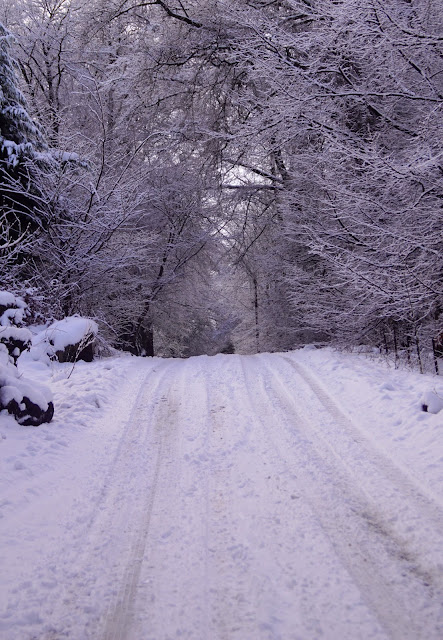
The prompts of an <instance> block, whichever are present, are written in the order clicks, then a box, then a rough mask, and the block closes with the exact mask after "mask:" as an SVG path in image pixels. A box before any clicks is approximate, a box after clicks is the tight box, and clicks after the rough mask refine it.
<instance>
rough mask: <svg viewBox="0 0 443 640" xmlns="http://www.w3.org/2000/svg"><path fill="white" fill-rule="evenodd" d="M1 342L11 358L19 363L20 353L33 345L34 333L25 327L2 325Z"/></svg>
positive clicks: (0, 329)
mask: <svg viewBox="0 0 443 640" xmlns="http://www.w3.org/2000/svg"><path fill="white" fill-rule="evenodd" d="M0 343H1V344H4V345H5V347H6V348H7V350H8V353H9V356H10V358H12V360H13V361H14V364H17V358H18V357H19V356H20V354H21V353H22V352H23V351H26V350H29V349H30V347H31V343H32V333H31V332H30V331H29V329H25V328H23V327H0Z"/></svg>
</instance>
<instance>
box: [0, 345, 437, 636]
mask: <svg viewBox="0 0 443 640" xmlns="http://www.w3.org/2000/svg"><path fill="white" fill-rule="evenodd" d="M300 354H302V352H299V353H292V354H280V355H278V354H273V355H269V354H261V355H256V356H235V355H234V356H218V357H214V358H209V357H199V358H192V359H189V360H163V361H162V360H160V359H156V360H154V361H149V362H148V361H142V360H128V361H125V362H126V372H125V377H126V382H125V383H123V384H122V388H121V389H120V393H118V392H117V390H116V397H117V398H118V400H116V401H115V402H114V403H113V405H112V406H111V407H110V408H109V409H108V411H107V413H105V414H104V415H102V417H101V418H100V420H99V421H98V423H99V425H101V428H100V426H98V427H97V428H96V429H95V430H94V434H90V435H89V436H88V438H86V439H84V440H83V441H82V440H80V438H77V439H74V444H73V445H72V446H73V447H74V450H76V452H77V453H76V456H74V457H73V456H72V455H71V456H70V461H71V462H70V464H71V466H69V465H68V468H67V469H66V470H65V472H64V473H63V474H62V473H60V472H57V471H54V470H52V471H50V472H48V474H47V477H46V478H45V477H44V474H43V475H42V476H41V478H40V480H38V481H34V480H33V479H32V477H29V478H28V479H27V482H28V485H29V487H31V488H33V489H34V492H35V495H36V500H35V501H34V502H33V503H32V505H26V504H24V505H21V506H20V505H19V506H17V509H15V511H13V513H12V514H11V517H10V518H5V519H4V520H3V521H0V522H5V525H4V527H3V533H2V536H3V537H2V540H3V541H6V544H5V546H4V547H3V553H4V554H6V556H8V555H9V554H12V555H11V556H10V557H9V559H8V558H6V566H7V571H6V574H5V583H6V593H5V595H4V596H3V597H2V604H3V603H7V604H6V612H7V613H6V614H3V615H2V616H0V636H1V637H2V639H3V638H4V639H5V640H23V639H24V638H33V639H35V640H37V639H38V640H62V639H63V638H69V639H71V640H86V639H94V640H169V639H173V638H182V639H189V640H191V639H192V640H268V639H269V640H271V639H272V640H274V639H275V640H277V639H281V640H295V639H297V640H298V639H300V640H308V639H309V640H310V639H316V638H327V639H330V640H336V639H340V640H343V639H349V640H358V639H365V640H366V639H370V638H377V639H382V638H393V639H398V640H408V639H410V640H417V639H420V638H423V639H424V638H426V639H438V638H441V637H443V552H442V549H443V507H442V504H441V502H440V499H441V497H439V495H438V492H437V491H436V490H435V486H436V485H435V483H434V484H432V477H431V476H432V473H431V472H430V479H429V481H428V480H427V479H426V478H423V479H421V478H420V477H419V475H418V474H417V473H415V470H414V469H409V468H408V465H407V457H405V456H406V453H405V454H404V457H403V459H402V457H401V452H400V453H399V455H398V456H397V457H396V456H395V455H393V453H392V450H389V447H388V445H386V446H383V443H381V444H380V441H378V442H376V439H375V436H374V431H372V430H371V429H368V421H367V419H366V420H365V416H361V417H359V415H358V411H357V412H354V414H353V413H352V411H351V412H348V410H347V407H344V406H342V402H340V396H339V395H337V394H334V395H333V394H332V392H331V390H330V389H331V386H330V385H328V379H327V377H326V378H325V377H324V376H323V379H322V377H321V376H320V375H319V374H318V370H317V368H316V367H315V366H314V360H315V359H313V358H311V360H310V359H309V357H307V356H306V357H305V356H303V355H300ZM134 363H135V364H134ZM130 365H131V366H130ZM366 418H367V416H366ZM109 425H111V427H112V428H110V427H109ZM119 425H120V426H119ZM50 428H51V425H48V426H47V427H45V429H46V430H47V431H48V433H49V431H50ZM75 447H77V449H75ZM82 447H83V448H82ZM80 460H81V461H82V462H81V463H79V461H80ZM405 460H406V463H405ZM73 461H74V462H73ZM75 461H77V464H78V468H79V471H80V472H81V473H80V474H79V476H78V477H77V476H76V472H75ZM429 466H430V468H433V467H432V465H431V464H430V465H429ZM417 468H418V469H419V467H417ZM54 473H55V474H56V478H57V482H58V485H57V488H56V489H54V487H53V485H52V483H53V481H54V478H55V476H54ZM80 476H81V477H80ZM73 483H74V484H76V486H75V487H73V486H72V485H73ZM28 485H26V483H25V484H24V485H23V487H25V486H28ZM29 487H28V488H29ZM43 494H45V495H44V496H43ZM20 504H21V503H20ZM76 505H77V506H76ZM42 510H43V511H42ZM73 513H75V516H76V517H75V518H74V517H73ZM46 519H49V521H51V522H50V524H48V523H47V522H46ZM45 527H46V528H45ZM17 530H18V531H19V532H20V537H21V538H20V540H18V541H17V544H15V545H14V543H13V538H14V531H17ZM27 541H28V542H27ZM36 547H38V549H39V553H35V549H36ZM19 567H20V568H19ZM51 575H52V581H53V586H52V588H51V586H49V587H48V586H47V583H48V580H49V581H50V576H51ZM48 576H49V577H48ZM39 580H40V582H39ZM42 584H43V586H42ZM2 630H3V631H2ZM2 634H3V635H2Z"/></svg>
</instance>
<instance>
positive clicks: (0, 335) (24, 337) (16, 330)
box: [0, 327, 32, 344]
mask: <svg viewBox="0 0 443 640" xmlns="http://www.w3.org/2000/svg"><path fill="white" fill-rule="evenodd" d="M2 339H4V340H14V341H15V340H17V341H18V342H23V343H24V344H26V343H27V342H29V343H31V341H32V333H31V332H30V331H29V329H25V328H24V327H4V328H1V329H0V340H2Z"/></svg>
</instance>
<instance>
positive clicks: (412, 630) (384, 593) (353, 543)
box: [262, 355, 443, 640]
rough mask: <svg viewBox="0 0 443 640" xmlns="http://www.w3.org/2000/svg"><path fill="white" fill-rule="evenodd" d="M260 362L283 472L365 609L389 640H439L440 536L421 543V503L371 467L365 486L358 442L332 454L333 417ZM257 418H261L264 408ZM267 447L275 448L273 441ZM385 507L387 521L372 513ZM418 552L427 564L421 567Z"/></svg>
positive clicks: (336, 435) (364, 459) (364, 460)
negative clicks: (298, 483)
mask: <svg viewBox="0 0 443 640" xmlns="http://www.w3.org/2000/svg"><path fill="white" fill-rule="evenodd" d="M262 362H264V363H265V364H266V368H267V380H266V381H265V380H263V397H264V398H266V400H267V402H269V409H270V408H271V406H274V407H275V404H276V403H279V404H280V406H281V408H282V412H281V415H282V416H286V417H285V419H284V421H283V423H282V425H281V428H280V430H279V436H278V438H281V439H282V441H283V442H285V445H286V446H285V451H284V453H283V451H282V455H284V456H285V457H286V458H287V459H288V462H289V460H290V464H291V466H293V465H296V466H297V469H298V471H297V473H298V475H299V477H300V478H301V479H302V481H303V485H304V486H305V490H306V497H307V499H308V500H309V501H310V503H311V504H312V506H313V508H314V509H315V511H316V513H317V516H318V518H319V520H320V522H321V524H322V527H323V528H324V530H325V532H326V533H327V535H328V536H329V537H330V539H331V542H332V544H333V546H334V548H335V549H336V552H337V553H338V554H339V556H340V557H341V558H342V561H343V562H344V564H345V566H347V568H348V571H349V572H350V574H351V575H352V576H353V578H354V580H355V582H356V584H357V585H358V586H359V588H360V589H361V592H362V594H363V596H364V597H365V599H366V600H367V602H368V603H369V605H370V607H371V609H372V610H373V611H374V612H375V613H376V614H377V616H378V618H379V619H380V621H381V623H382V624H383V626H384V627H385V628H386V629H387V631H388V633H389V635H390V636H391V637H392V638H396V639H398V640H406V639H410V640H416V639H417V638H419V637H426V638H440V637H441V634H442V620H443V617H442V614H443V610H442V603H443V588H442V578H441V565H440V566H438V565H436V564H435V563H436V559H438V558H439V557H440V550H441V542H442V538H441V533H440V532H434V534H433V535H436V536H437V538H436V539H434V538H432V537H431V538H429V537H428V535H427V533H428V530H429V523H428V522H424V523H423V522H422V516H421V514H420V511H419V513H418V514H417V513H416V511H415V509H416V508H417V509H418V510H419V509H420V508H421V506H422V502H421V501H419V504H414V494H412V495H411V494H410V493H409V491H406V493H405V494H402V490H403V488H402V486H401V483H391V482H388V481H387V480H386V478H384V477H383V473H375V471H376V470H377V469H378V467H377V466H376V465H375V466H373V467H372V468H371V474H370V476H369V477H370V478H371V480H369V482H368V478H366V480H365V478H364V475H365V471H367V469H368V458H369V462H371V455H368V453H367V452H366V451H365V450H364V455H363V456H362V455H361V451H360V455H359V460H358V463H356V464H354V461H353V458H352V455H353V454H354V453H356V452H357V451H358V450H359V448H360V440H359V441H357V442H356V441H355V439H353V440H352V446H350V443H349V442H348V443H347V445H349V448H346V447H344V448H343V449H342V450H341V451H340V453H337V450H336V447H338V446H339V443H340V436H341V434H340V424H339V425H337V423H336V419H337V418H338V417H339V416H338V415H337V412H336V411H333V414H332V418H333V420H332V424H331V415H330V414H329V410H328V409H327V414H326V415H325V414H324V411H323V413H322V412H321V411H319V410H318V408H316V407H315V404H314V406H312V404H311V405H308V403H309V402H312V398H309V396H306V393H304V392H302V388H303V386H306V383H305V382H304V379H303V378H300V375H297V378H298V381H297V378H295V380H294V378H292V379H293V383H292V385H288V379H285V378H283V376H282V373H281V371H280V368H279V367H278V366H276V362H273V361H272V360H271V358H270V357H269V356H266V355H263V356H262ZM290 364H291V368H292V362H291V363H290ZM293 371H294V369H293ZM292 375H293V374H292ZM297 382H298V384H297ZM300 382H301V386H300ZM314 402H315V400H314ZM317 402H318V400H317ZM269 409H268V411H269ZM300 411H303V413H302V414H300ZM262 412H263V413H266V403H264V404H263V405H262ZM334 419H335V424H334ZM315 421H319V422H320V423H321V427H320V426H317V425H316V424H315ZM326 427H329V431H328V428H326ZM273 440H274V444H275V446H277V447H278V444H277V442H276V438H273ZM358 467H360V469H358ZM380 471H382V470H380ZM371 483H372V488H371ZM368 488H371V491H370V492H369V491H368ZM407 489H409V487H407ZM385 500H386V501H387V504H388V505H389V507H390V509H391V510H392V509H393V511H391V513H390V515H391V516H393V518H389V517H387V515H386V514H384V515H383V514H382V513H381V512H380V506H385V504H383V503H384V501H385ZM380 503H381V504H380ZM395 505H396V507H395ZM398 510H401V511H402V512H405V511H406V517H408V518H409V522H408V526H409V527H411V529H412V530H413V531H414V532H415V534H416V536H417V540H416V542H417V543H418V544H416V545H414V549H412V550H411V543H412V542H413V541H412V540H411V535H409V539H408V540H406V539H404V537H403V536H402V535H399V534H398V533H396V531H395V529H394V528H393V522H392V521H390V520H392V519H395V517H396V516H395V514H396V513H397V512H398ZM402 517H403V518H404V517H405V514H404V513H403V516H402ZM394 524H395V523H394ZM417 529H418V532H417ZM422 546H424V547H425V556H427V558H425V559H426V560H429V562H423V557H422V556H423V553H422V552H421V547H422ZM426 547H428V548H426Z"/></svg>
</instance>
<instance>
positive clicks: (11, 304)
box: [0, 291, 29, 327]
mask: <svg viewBox="0 0 443 640" xmlns="http://www.w3.org/2000/svg"><path fill="white" fill-rule="evenodd" d="M28 315H29V307H28V305H27V304H26V302H25V301H24V300H23V298H20V297H19V296H15V295H14V294H13V293H10V292H9V291H0V327H9V326H11V325H13V326H15V327H19V326H21V325H22V324H23V322H24V321H25V319H26V318H27V316H28Z"/></svg>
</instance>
